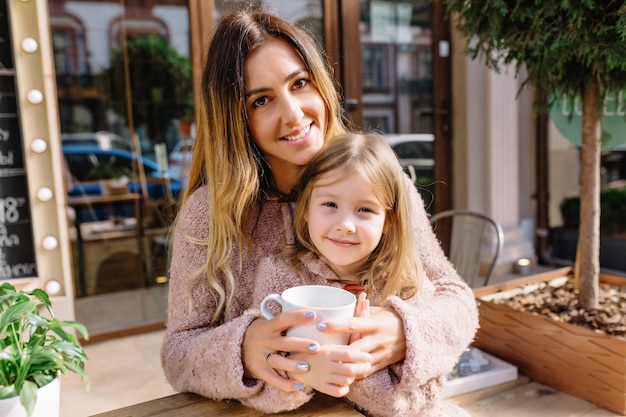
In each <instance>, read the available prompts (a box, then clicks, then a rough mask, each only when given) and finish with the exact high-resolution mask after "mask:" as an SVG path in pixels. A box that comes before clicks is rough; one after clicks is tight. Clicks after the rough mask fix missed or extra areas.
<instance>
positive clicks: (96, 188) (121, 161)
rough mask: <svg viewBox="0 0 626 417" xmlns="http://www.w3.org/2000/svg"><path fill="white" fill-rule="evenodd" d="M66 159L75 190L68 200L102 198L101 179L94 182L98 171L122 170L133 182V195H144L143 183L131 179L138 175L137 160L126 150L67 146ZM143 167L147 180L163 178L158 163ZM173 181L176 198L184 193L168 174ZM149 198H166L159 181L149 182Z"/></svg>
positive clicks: (129, 185) (131, 183) (71, 192)
mask: <svg viewBox="0 0 626 417" xmlns="http://www.w3.org/2000/svg"><path fill="white" fill-rule="evenodd" d="M63 155H64V156H65V159H66V161H67V165H68V168H69V171H70V174H71V176H72V184H73V186H72V188H71V189H70V190H68V195H69V196H84V195H98V194H102V189H101V188H100V183H99V181H98V179H94V177H93V175H92V174H93V173H94V172H95V171H96V170H97V169H98V167H103V166H111V167H112V169H115V170H117V171H120V170H123V171H125V172H127V173H128V174H129V176H130V177H131V178H132V179H131V180H130V181H129V183H128V189H129V191H130V192H137V193H141V192H142V189H141V183H140V182H139V180H138V179H136V177H138V175H132V173H133V172H137V168H136V166H137V165H138V164H137V157H136V156H135V155H133V154H132V153H131V152H128V151H126V150H123V149H106V150H105V149H100V148H96V147H74V146H64V147H63ZM142 163H143V167H144V171H145V174H146V178H147V179H154V180H157V179H160V178H162V175H161V171H160V169H159V166H158V164H157V163H156V162H154V161H152V160H150V159H148V158H142ZM168 176H169V178H170V189H171V190H172V194H173V195H174V196H177V195H178V194H179V193H180V191H181V183H180V180H179V179H178V178H177V177H173V176H172V175H171V173H168ZM147 188H148V195H149V196H150V198H151V199H159V198H163V197H164V195H165V190H164V189H163V186H162V185H161V184H159V181H148V184H147Z"/></svg>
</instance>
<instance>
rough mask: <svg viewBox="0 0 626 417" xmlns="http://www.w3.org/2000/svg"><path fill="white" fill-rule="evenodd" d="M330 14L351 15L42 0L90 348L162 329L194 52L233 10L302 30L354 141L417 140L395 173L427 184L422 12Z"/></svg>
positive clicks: (149, 0) (428, 23)
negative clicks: (316, 48)
mask: <svg viewBox="0 0 626 417" xmlns="http://www.w3.org/2000/svg"><path fill="white" fill-rule="evenodd" d="M340 3H341V4H343V5H344V6H345V5H348V4H350V5H352V6H354V5H358V6H360V7H359V8H356V9H354V10H355V13H353V14H352V15H350V16H349V17H348V15H347V14H345V13H343V12H341V11H340V7H339V6H338V5H339V3H337V4H335V3H333V2H329V1H323V0H263V1H259V0H257V1H252V0H240V1H235V0H215V1H210V0H206V1H205V0H202V1H201V2H194V1H188V0H124V1H121V0H109V1H105V0H82V1H74V0H49V2H48V4H49V12H50V25H51V35H52V44H53V51H54V64H55V70H56V83H57V92H58V105H59V113H60V126H61V132H60V133H61V138H62V145H63V146H62V147H63V153H64V156H65V162H66V168H67V169H66V172H67V178H66V179H67V192H68V206H69V207H68V216H70V220H71V224H72V233H71V234H72V255H73V266H74V271H73V272H74V273H73V275H74V283H75V288H76V294H77V300H76V315H77V319H78V320H80V321H82V322H84V323H86V324H87V326H88V328H89V330H90V332H91V333H92V334H98V333H100V332H104V333H106V332H111V331H116V330H117V329H123V328H128V327H133V326H141V325H145V324H146V323H162V322H163V321H164V320H165V318H166V305H167V279H168V278H167V268H168V255H169V239H168V232H169V229H168V228H169V226H171V222H172V220H173V216H174V215H175V208H176V201H177V195H178V193H179V192H180V191H181V190H182V188H183V187H184V184H185V177H186V172H187V170H188V167H189V163H190V156H191V154H190V150H191V148H192V146H193V140H194V128H193V115H194V97H193V91H194V77H195V79H196V82H197V78H198V76H199V74H193V73H192V68H198V69H199V68H200V67H199V66H200V62H201V61H202V56H203V55H204V51H203V48H204V45H201V47H199V45H195V46H193V45H192V42H197V43H198V44H199V43H202V42H204V41H205V40H206V36H207V34H208V33H210V30H211V28H212V25H213V23H214V22H217V21H219V19H220V18H221V17H222V16H223V15H225V14H226V13H228V12H230V11H232V10H235V9H237V8H240V7H241V5H242V4H245V5H247V6H249V5H251V4H255V5H256V6H258V7H260V8H262V9H263V10H265V11H268V12H272V13H276V14H279V15H281V16H282V17H284V18H286V19H289V20H291V21H294V22H297V23H299V24H301V25H302V26H304V27H305V28H306V29H307V30H309V31H310V32H311V33H312V34H313V35H314V36H315V37H316V38H317V39H318V42H319V44H320V47H321V48H325V49H326V52H327V53H328V54H329V56H330V58H331V59H330V61H331V65H333V67H334V69H335V71H336V74H335V75H336V76H337V81H338V83H340V84H344V83H345V84H344V85H343V87H344V88H343V89H342V91H343V92H344V93H345V94H346V97H345V99H346V109H347V110H348V111H354V109H352V110H351V109H350V105H353V104H354V103H357V110H356V111H355V112H354V113H353V114H352V116H355V115H356V116H357V118H360V117H361V116H362V127H363V128H365V129H371V130H376V131H379V132H381V133H385V134H394V135H397V134H411V135H414V134H418V136H417V138H418V139H417V141H418V142H419V144H418V145H419V146H413V145H414V144H412V143H409V144H407V143H405V142H406V141H404V138H400V139H399V140H397V143H400V144H401V146H402V147H403V148H404V149H424V147H427V148H428V147H430V148H429V149H430V151H429V152H430V154H428V155H426V156H424V155H420V156H418V157H415V156H413V155H411V154H407V155H406V157H405V159H406V160H407V161H415V160H417V159H419V161H418V162H417V163H418V164H421V165H419V167H417V171H416V172H418V173H419V174H420V175H421V176H422V177H423V180H427V183H426V186H428V184H432V168H433V164H434V159H433V156H432V146H433V139H434V135H433V134H434V129H433V114H434V111H433V107H434V106H433V74H432V72H433V71H432V67H433V65H432V49H433V48H432V42H433V41H432V37H433V36H432V20H433V13H432V4H431V2H429V1H427V0H413V1H383V0H361V1H360V2H354V1H342V2H340ZM190 5H191V6H190ZM325 6H326V7H329V9H327V10H325V9H324V7H325ZM190 7H192V8H193V10H190ZM342 7H343V6H342ZM357 10H360V12H359V13H356V11H357ZM191 22H196V23H197V26H200V27H199V28H196V31H197V32H198V33H195V32H192V31H191V27H192V26H193V25H192V24H191ZM329 22H333V23H332V24H329ZM357 26H358V27H357ZM337 27H341V28H342V29H341V31H339V30H338V29H337ZM355 48H356V50H357V51H358V52H359V53H358V55H354V54H353V52H355ZM342 50H343V52H341V51H342ZM192 51H197V52H196V54H199V55H201V56H192ZM354 56H356V57H357V58H356V59H354V58H353V57H354ZM356 74H358V77H354V76H355V75H356ZM355 79H357V80H362V86H360V84H358V86H357V88H356V89H355V88H354V87H353V86H352V87H350V86H348V84H349V83H350V82H352V83H353V82H354V80H355ZM195 87H196V89H197V88H198V86H197V85H196V86H195ZM394 140H396V139H394ZM394 143H395V142H394ZM416 158H417V159H416ZM411 163H413V162H411ZM424 164H426V165H428V166H426V165H424ZM422 165H424V166H422ZM414 168H415V167H414ZM407 169H408V167H407ZM120 176H121V177H122V179H121V180H118V181H117V183H115V181H110V180H112V179H117V177H120ZM429 176H430V179H429V178H427V177H429ZM429 192H430V191H429ZM431 194H432V193H431ZM431 198H432V196H431ZM120 305H121V306H122V307H119V306H120Z"/></svg>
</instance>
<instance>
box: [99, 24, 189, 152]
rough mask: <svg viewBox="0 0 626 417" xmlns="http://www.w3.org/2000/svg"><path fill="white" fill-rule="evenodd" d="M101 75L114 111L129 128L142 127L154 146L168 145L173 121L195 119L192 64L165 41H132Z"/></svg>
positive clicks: (151, 38)
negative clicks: (166, 142)
mask: <svg viewBox="0 0 626 417" xmlns="http://www.w3.org/2000/svg"><path fill="white" fill-rule="evenodd" d="M102 75H103V77H104V81H105V83H106V84H107V89H106V90H107V91H108V94H109V99H110V101H111V102H110V105H111V107H112V109H113V111H114V112H115V113H116V114H117V115H119V116H120V117H121V118H122V119H124V120H126V121H127V123H128V124H129V125H130V123H131V122H132V123H134V124H135V125H137V126H143V127H144V128H145V129H146V131H147V133H148V136H149V137H150V139H152V140H153V141H154V143H165V132H167V130H168V128H169V127H170V124H171V123H172V120H174V119H177V118H182V119H186V120H191V119H192V118H193V94H192V90H193V89H192V79H191V63H190V61H189V58H188V57H186V56H183V55H181V54H179V53H178V51H177V50H176V49H175V48H174V47H172V46H171V45H170V44H169V43H168V41H167V40H166V39H163V38H161V37H159V36H156V35H149V36H140V37H136V38H133V39H130V40H129V41H128V42H127V43H126V44H125V50H124V49H122V48H117V49H113V50H112V51H111V65H110V66H109V67H108V68H106V69H104V71H103V73H102ZM129 96H130V97H132V100H129V99H128V97H129Z"/></svg>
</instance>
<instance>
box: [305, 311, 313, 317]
mask: <svg viewBox="0 0 626 417" xmlns="http://www.w3.org/2000/svg"><path fill="white" fill-rule="evenodd" d="M304 317H306V318H307V319H312V318H313V317H315V313H314V312H312V311H307V312H306V313H304Z"/></svg>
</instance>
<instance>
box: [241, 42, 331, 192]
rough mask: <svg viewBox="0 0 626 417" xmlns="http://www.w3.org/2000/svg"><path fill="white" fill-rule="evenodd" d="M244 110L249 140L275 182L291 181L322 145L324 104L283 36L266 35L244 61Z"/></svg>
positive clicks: (302, 65) (298, 58)
mask: <svg viewBox="0 0 626 417" xmlns="http://www.w3.org/2000/svg"><path fill="white" fill-rule="evenodd" d="M246 111H247V113H248V119H249V123H250V130H251V132H252V136H253V138H254V141H255V143H256V144H257V146H258V147H259V148H260V149H261V151H262V152H263V154H264V155H265V158H266V159H267V161H268V163H269V165H270V167H271V169H272V174H273V175H274V178H275V179H276V181H277V184H278V185H279V188H281V187H280V184H281V183H284V182H285V181H286V182H287V183H289V184H290V185H289V188H288V189H287V190H282V189H281V191H290V187H291V186H292V185H293V183H294V182H295V177H296V176H295V175H294V174H296V173H297V172H299V168H300V167H301V166H303V165H306V164H307V163H308V162H309V161H310V160H311V158H312V157H313V156H314V155H315V154H316V153H317V152H318V151H319V150H320V149H321V148H322V145H323V144H324V131H325V130H326V106H325V105H324V101H323V100H322V96H321V95H320V93H319V91H318V90H317V87H315V85H314V84H313V82H312V80H311V74H310V73H309V72H308V71H307V69H306V67H305V65H304V62H303V61H302V59H300V57H299V56H298V54H297V53H296V52H295V51H294V49H293V48H292V47H291V46H289V45H288V44H287V43H285V42H284V41H281V40H278V39H272V40H269V41H267V42H266V43H265V44H264V45H263V46H261V47H260V48H259V49H258V50H256V51H255V52H254V53H252V54H251V55H250V56H249V57H248V60H247V61H246Z"/></svg>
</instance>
